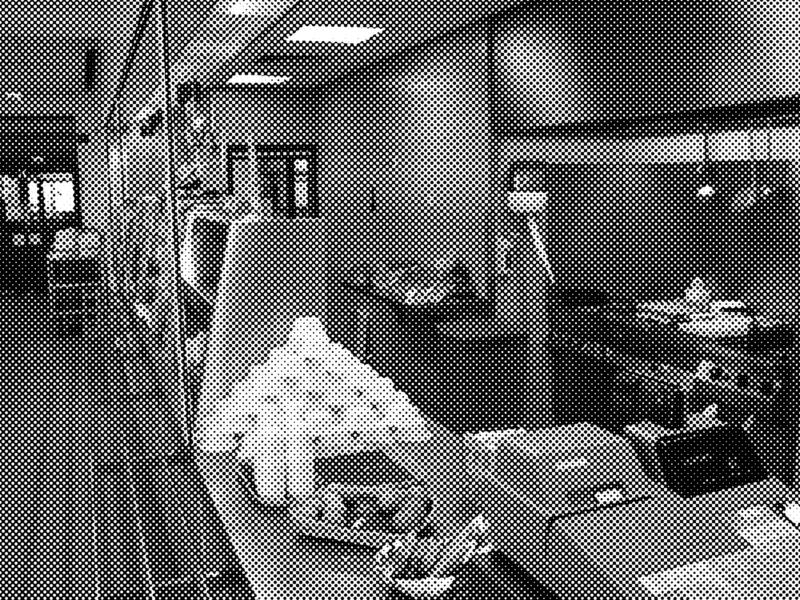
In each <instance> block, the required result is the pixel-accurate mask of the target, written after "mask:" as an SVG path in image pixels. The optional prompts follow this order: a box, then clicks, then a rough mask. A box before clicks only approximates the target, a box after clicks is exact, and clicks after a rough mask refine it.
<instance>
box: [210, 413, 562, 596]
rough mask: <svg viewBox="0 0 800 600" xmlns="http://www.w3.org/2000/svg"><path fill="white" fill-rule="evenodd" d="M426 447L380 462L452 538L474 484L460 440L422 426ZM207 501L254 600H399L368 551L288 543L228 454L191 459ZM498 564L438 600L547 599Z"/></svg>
mask: <svg viewBox="0 0 800 600" xmlns="http://www.w3.org/2000/svg"><path fill="white" fill-rule="evenodd" d="M430 428H431V430H432V432H433V436H432V438H431V439H430V440H428V441H427V442H416V443H392V444H389V445H387V446H385V447H384V448H383V450H384V451H385V452H386V454H387V455H388V456H389V457H390V458H391V459H392V460H394V461H396V462H397V463H398V464H400V465H401V466H402V467H404V468H405V469H406V470H407V471H409V473H411V474H412V475H413V476H414V477H417V478H419V479H420V481H422V482H423V483H424V484H426V485H427V487H428V489H429V491H430V493H431V495H432V496H433V498H434V502H435V505H436V508H435V510H434V513H433V515H432V520H433V522H434V523H435V524H436V525H437V528H438V531H439V532H440V533H441V534H447V533H452V532H455V531H457V530H459V529H461V528H462V527H463V526H464V525H466V524H467V523H468V522H469V520H470V519H471V518H472V517H474V516H475V515H476V514H478V512H479V508H478V505H477V502H478V501H477V498H478V495H477V494H476V493H475V491H476V485H477V482H476V481H475V480H474V479H473V478H471V477H470V476H469V475H468V474H467V473H468V470H467V465H466V459H467V449H466V446H465V445H464V443H463V441H462V438H461V437H460V436H457V435H455V434H453V433H451V432H450V431H448V430H447V429H445V428H444V427H441V426H439V425H436V424H435V423H431V424H430ZM196 460H197V463H198V466H199V467H200V470H201V472H202V473H203V477H204V479H205V481H206V485H207V488H208V490H209V493H210V495H211V497H212V500H213V502H214V504H215V506H216V508H217V510H218V512H219V515H220V518H221V520H222V522H223V524H224V526H225V529H226V531H227V533H228V535H229V536H230V539H231V542H232V544H233V546H234V548H235V550H236V553H237V555H238V557H239V560H240V561H241V564H242V568H243V570H244V572H245V573H246V575H247V577H248V579H249V581H250V584H251V586H252V589H253V591H254V593H255V595H256V597H257V598H259V599H264V600H274V598H292V599H293V600H306V599H308V600H319V599H320V598H330V599H332V600H334V599H335V600H350V599H353V600H367V599H372V598H376V599H379V598H386V599H391V598H400V597H401V596H400V595H399V594H398V593H397V592H394V591H391V590H388V589H387V586H386V585H385V584H384V583H383V582H382V581H381V580H380V578H379V577H378V575H377V574H376V573H375V572H374V571H373V568H374V555H375V551H374V550H373V549H370V548H361V547H358V546H353V545H348V544H340V543H337V542H329V541H325V540H315V539H309V538H304V537H301V536H298V535H296V531H295V529H294V526H293V523H292V521H291V519H290V518H289V515H288V511H287V510H286V509H281V508H267V507H263V506H259V505H257V504H256V502H255V501H253V500H252V499H251V498H250V497H249V496H248V495H247V493H246V492H245V490H244V488H243V487H242V486H241V484H240V483H239V480H238V478H237V465H236V456H235V454H234V453H232V452H228V453H220V454H209V453H202V454H197V455H196ZM502 562H503V561H502V558H501V557H496V556H495V557H491V556H490V557H489V558H488V559H487V560H486V561H485V562H484V563H483V564H481V565H477V566H475V567H474V568H471V569H468V570H467V572H465V573H464V575H463V577H460V578H459V579H458V580H457V582H456V585H455V586H454V587H453V588H452V589H451V590H450V591H449V592H447V594H445V595H444V596H442V597H441V598H442V600H463V599H467V598H476V599H477V598H487V597H493V596H494V597H497V595H498V593H500V594H501V595H502V597H504V598H512V599H513V598H520V599H521V598H526V599H531V598H533V599H535V598H537V597H541V598H549V597H550V596H548V595H547V594H546V592H545V591H544V590H542V589H541V588H540V587H539V586H538V585H537V584H536V583H535V582H531V581H525V580H524V579H525V578H524V577H521V576H520V574H519V573H513V574H509V572H508V569H510V568H511V567H508V566H507V565H503V564H502Z"/></svg>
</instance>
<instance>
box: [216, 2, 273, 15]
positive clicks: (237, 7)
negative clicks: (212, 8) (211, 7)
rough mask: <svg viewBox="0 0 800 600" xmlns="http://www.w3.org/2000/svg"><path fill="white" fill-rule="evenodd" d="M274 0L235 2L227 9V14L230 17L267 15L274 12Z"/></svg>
mask: <svg viewBox="0 0 800 600" xmlns="http://www.w3.org/2000/svg"><path fill="white" fill-rule="evenodd" d="M276 4H277V5H278V7H279V5H280V4H281V3H280V2H278V3H276V2H275V1H274V0H237V1H236V2H234V3H233V4H231V5H230V6H229V7H228V12H229V13H230V14H232V15H252V16H256V15H268V14H272V13H273V12H275V10H276V8H277V7H276Z"/></svg>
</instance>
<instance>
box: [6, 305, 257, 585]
mask: <svg viewBox="0 0 800 600" xmlns="http://www.w3.org/2000/svg"><path fill="white" fill-rule="evenodd" d="M0 306H2V309H3V314H4V316H5V318H4V319H0V339H2V340H3V341H2V343H0V356H1V357H2V361H3V362H2V364H3V369H2V370H0V389H2V390H3V391H4V392H5V393H4V397H5V402H3V403H2V409H1V410H2V419H3V421H4V424H5V427H2V428H0V432H2V433H0V435H2V443H3V446H4V449H5V452H4V453H3V458H2V461H3V464H2V469H3V470H2V472H3V473H4V474H5V485H3V486H2V502H3V505H4V506H5V510H4V511H3V512H2V516H0V518H1V519H2V521H3V523H2V531H3V535H2V536H0V537H1V539H2V541H0V554H2V555H3V556H4V557H5V558H6V565H5V568H4V569H3V570H2V575H0V577H2V579H3V581H2V583H0V585H2V592H0V595H2V596H3V597H5V598H38V599H47V598H59V599H63V598H94V599H101V600H111V599H122V598H126V599H139V598H141V599H154V598H155V599H165V600H166V599H171V598H181V599H192V600H194V599H204V600H206V599H207V600H217V599H222V598H226V599H232V600H238V599H239V598H251V597H252V594H251V592H250V590H249V586H248V585H247V583H246V582H245V581H244V578H243V576H242V574H241V569H240V567H239V564H238V561H237V559H236V557H235V555H234V554H233V550H232V547H231V546H230V543H229V542H228V540H227V537H226V536H225V534H224V531H223V530H222V528H221V524H220V522H219V519H218V518H217V516H216V512H215V511H214V509H213V507H212V505H211V504H210V500H209V498H208V495H207V494H206V493H205V489H204V486H203V483H202V480H201V479H200V477H199V475H198V473H197V471H196V469H195V468H194V465H193V462H192V460H191V459H190V458H189V456H188V454H187V453H186V452H185V451H184V449H183V444H182V441H181V437H180V434H179V428H178V426H177V421H176V419H174V418H173V417H172V416H171V415H170V412H169V409H168V407H167V406H166V405H165V404H164V402H163V394H161V393H160V391H159V390H158V389H157V388H156V386H155V385H154V384H153V381H154V380H155V379H154V378H153V373H152V371H151V370H152V365H151V364H149V362H148V360H147V356H146V355H145V353H144V351H143V349H142V347H141V346H140V345H139V343H138V339H139V338H138V336H137V335H129V334H130V333H132V332H135V329H134V324H133V323H134V322H133V321H129V320H127V319H115V320H112V319H108V318H106V319H103V321H102V322H103V323H106V324H110V323H111V322H112V321H116V325H114V326H110V325H109V326H107V327H102V328H100V329H98V331H97V332H96V334H94V335H85V336H83V337H78V338H74V337H73V338H65V337H57V336H55V335H54V332H53V328H52V327H51V323H50V322H49V319H48V318H47V313H46V303H45V302H44V299H43V298H42V297H40V296H37V295H30V294H25V295H17V294H13V293H12V294H4V295H3V296H2V298H0ZM107 316H108V315H106V317H107ZM117 316H119V315H117ZM137 378H138V380H139V381H132V380H136V379H137ZM134 390H135V393H133V391H134Z"/></svg>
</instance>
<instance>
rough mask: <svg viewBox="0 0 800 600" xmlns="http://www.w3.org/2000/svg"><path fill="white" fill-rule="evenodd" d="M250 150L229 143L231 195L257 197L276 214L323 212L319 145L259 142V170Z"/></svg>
mask: <svg viewBox="0 0 800 600" xmlns="http://www.w3.org/2000/svg"><path fill="white" fill-rule="evenodd" d="M250 150H251V147H249V146H247V145H245V144H234V145H229V146H228V159H227V162H228V195H230V196H234V197H237V196H238V197H240V198H241V199H242V200H246V201H249V200H250V199H251V198H253V197H257V198H258V199H259V200H260V201H261V205H262V207H263V208H264V209H265V210H267V211H269V212H270V213H271V214H272V215H273V216H276V217H286V218H295V217H305V218H314V217H318V216H319V215H320V209H319V201H318V197H317V179H316V177H317V169H316V166H317V162H316V159H317V151H316V147H315V146H268V145H256V168H255V169H254V168H253V165H252V164H251V152H250Z"/></svg>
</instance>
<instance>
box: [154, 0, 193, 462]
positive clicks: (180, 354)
mask: <svg viewBox="0 0 800 600" xmlns="http://www.w3.org/2000/svg"><path fill="white" fill-rule="evenodd" d="M158 7H159V11H158V12H159V24H158V25H159V30H160V31H159V37H160V40H159V42H160V44H161V69H162V75H163V84H164V92H165V104H166V106H165V107H164V126H165V131H166V134H167V165H166V174H167V186H166V189H165V190H164V191H165V193H166V200H167V214H168V215H169V221H170V222H169V229H170V231H171V232H172V237H171V241H172V286H173V289H172V290H171V292H172V293H171V297H172V298H171V300H172V302H171V305H172V306H171V308H172V318H173V326H175V327H176V329H173V331H171V332H170V333H171V334H172V336H171V337H172V339H171V340H169V341H170V342H171V343H172V344H173V352H174V356H172V357H170V358H172V359H174V360H175V363H176V364H175V366H176V367H177V373H176V375H177V379H178V382H177V384H178V388H179V389H178V393H179V398H180V404H181V411H182V414H181V415H180V421H181V422H180V425H181V433H182V435H183V441H184V444H185V446H186V448H189V447H190V446H191V428H192V419H193V414H192V413H193V410H192V407H191V403H190V396H189V391H188V380H187V367H186V352H185V350H184V337H185V332H186V323H185V314H184V311H183V310H182V309H181V305H180V301H179V298H178V290H179V284H180V276H181V275H180V248H179V244H178V235H179V232H178V229H177V223H178V207H177V202H176V198H175V194H174V190H175V189H176V187H177V177H176V173H175V157H176V156H177V148H176V137H175V115H174V105H173V102H172V80H171V77H170V67H171V60H170V59H171V54H170V52H171V48H170V46H169V35H168V31H167V24H168V22H169V18H168V13H167V0H158ZM168 397H171V396H168Z"/></svg>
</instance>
